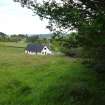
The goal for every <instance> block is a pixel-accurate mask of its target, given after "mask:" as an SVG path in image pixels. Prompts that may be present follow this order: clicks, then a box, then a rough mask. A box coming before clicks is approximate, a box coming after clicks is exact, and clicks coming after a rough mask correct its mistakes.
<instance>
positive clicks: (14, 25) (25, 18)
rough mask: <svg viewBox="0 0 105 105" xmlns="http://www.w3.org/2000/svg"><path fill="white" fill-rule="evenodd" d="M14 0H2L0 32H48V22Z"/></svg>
mask: <svg viewBox="0 0 105 105" xmlns="http://www.w3.org/2000/svg"><path fill="white" fill-rule="evenodd" d="M33 15H34V14H33V12H32V11H31V10H29V9H27V8H22V7H21V5H20V4H19V3H15V2H13V0H0V32H4V33H6V34H9V35H10V34H48V33H50V31H49V30H48V29H47V28H46V26H47V25H48V22H47V21H46V20H44V21H41V20H40V18H39V17H38V16H33Z"/></svg>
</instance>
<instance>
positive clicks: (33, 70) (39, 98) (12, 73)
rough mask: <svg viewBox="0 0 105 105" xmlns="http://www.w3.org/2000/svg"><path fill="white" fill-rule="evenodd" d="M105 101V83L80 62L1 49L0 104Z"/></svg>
mask: <svg viewBox="0 0 105 105" xmlns="http://www.w3.org/2000/svg"><path fill="white" fill-rule="evenodd" d="M101 79H102V78H101ZM104 99H105V83H104V82H100V78H97V74H96V73H95V72H94V71H92V70H89V69H87V68H85V66H83V65H82V64H81V63H80V61H79V60H78V59H73V58H68V57H64V56H29V55H25V54H24V49H23V48H15V47H6V46H5V47H4V46H3V47H2V46H1V47H0V105H105V101H104Z"/></svg>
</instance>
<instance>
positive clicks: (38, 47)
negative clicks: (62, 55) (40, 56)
mask: <svg viewBox="0 0 105 105" xmlns="http://www.w3.org/2000/svg"><path fill="white" fill-rule="evenodd" d="M43 47H44V46H43V45H38V44H28V45H27V47H26V50H27V51H30V52H41V51H42V49H43Z"/></svg>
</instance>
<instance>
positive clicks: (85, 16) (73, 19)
mask: <svg viewBox="0 0 105 105" xmlns="http://www.w3.org/2000/svg"><path fill="white" fill-rule="evenodd" d="M14 1H16V2H20V3H21V4H22V6H23V7H24V6H26V7H28V8H29V9H32V10H33V11H34V13H36V14H37V15H39V16H40V17H41V19H43V18H47V19H49V28H50V30H53V26H54V27H55V26H56V27H57V28H63V29H69V30H72V29H75V30H77V31H78V41H79V42H80V45H81V46H82V47H83V49H84V57H85V59H88V61H89V63H92V64H94V65H95V68H97V69H101V68H103V70H104V71H105V66H104V65H105V32H104V28H105V0H59V2H58V1H57V0H49V1H43V3H38V2H37V1H33V0H14Z"/></svg>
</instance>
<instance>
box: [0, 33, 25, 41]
mask: <svg viewBox="0 0 105 105" xmlns="http://www.w3.org/2000/svg"><path fill="white" fill-rule="evenodd" d="M26 37H27V35H23V34H18V35H15V34H14V35H10V36H9V35H7V34H5V33H2V32H0V41H1V42H18V41H21V40H22V39H24V38H26Z"/></svg>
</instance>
